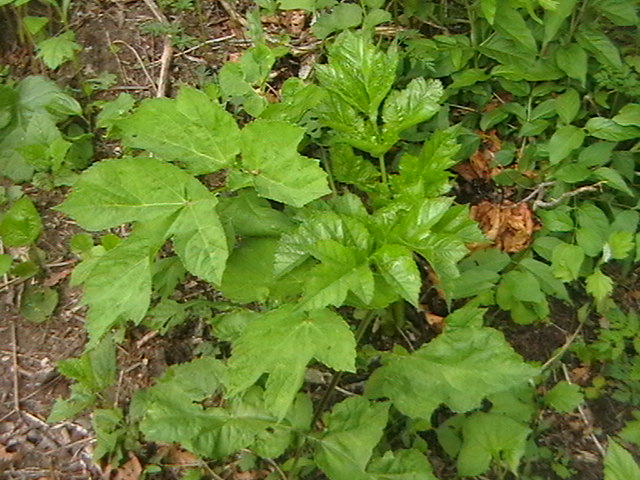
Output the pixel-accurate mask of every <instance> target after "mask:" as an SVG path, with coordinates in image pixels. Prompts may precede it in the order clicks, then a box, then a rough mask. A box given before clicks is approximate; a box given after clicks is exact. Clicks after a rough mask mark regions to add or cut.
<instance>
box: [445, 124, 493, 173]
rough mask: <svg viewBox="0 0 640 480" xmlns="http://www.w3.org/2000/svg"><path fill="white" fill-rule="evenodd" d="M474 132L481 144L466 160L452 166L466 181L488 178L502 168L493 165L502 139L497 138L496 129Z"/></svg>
mask: <svg viewBox="0 0 640 480" xmlns="http://www.w3.org/2000/svg"><path fill="white" fill-rule="evenodd" d="M476 133H477V134H478V135H479V136H480V138H481V139H482V145H481V146H480V148H478V150H476V151H475V152H474V153H473V154H472V155H471V157H469V160H468V161H466V162H462V163H459V164H458V165H456V166H455V167H454V170H455V171H456V173H458V174H459V175H460V176H461V177H462V178H464V179H465V180H466V181H468V182H470V181H471V180H476V179H479V178H482V179H484V180H490V179H491V178H493V177H495V176H496V175H498V174H499V173H500V172H501V171H502V168H500V167H496V166H494V165H493V161H494V159H495V155H496V152H499V151H500V149H501V148H502V141H501V140H500V138H498V135H497V134H496V131H495V130H491V131H489V132H480V131H478V132H476Z"/></svg>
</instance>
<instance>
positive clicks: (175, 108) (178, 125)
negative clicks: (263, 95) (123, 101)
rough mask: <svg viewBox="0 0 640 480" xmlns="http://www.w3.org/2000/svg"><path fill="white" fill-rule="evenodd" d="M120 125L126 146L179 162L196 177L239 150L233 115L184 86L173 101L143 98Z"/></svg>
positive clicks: (226, 161)
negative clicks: (138, 105)
mask: <svg viewBox="0 0 640 480" xmlns="http://www.w3.org/2000/svg"><path fill="white" fill-rule="evenodd" d="M117 126H118V127H119V128H120V129H121V131H122V137H123V142H124V144H125V145H127V146H130V147H135V148H142V149H145V150H148V151H150V152H152V153H154V154H155V155H157V156H158V157H159V158H161V159H163V160H168V161H172V162H176V163H177V164H179V165H181V166H184V168H185V169H186V170H187V171H188V172H189V173H192V174H194V175H199V174H204V173H211V172H215V171H217V170H220V169H221V168H225V167H227V166H229V165H230V164H231V163H232V162H233V160H234V158H235V156H236V155H237V154H238V152H239V151H240V146H239V131H238V126H237V125H236V122H235V120H234V119H233V116H231V114H230V113H227V112H226V111H225V110H224V108H222V107H221V106H220V105H219V104H218V103H217V102H215V101H214V100H212V99H211V98H209V97H208V96H207V95H206V94H205V93H203V92H200V91H198V90H195V89H193V88H189V87H183V88H182V89H181V90H180V93H179V94H178V97H177V98H176V99H175V100H174V99H168V98H154V99H149V100H145V101H144V102H142V104H141V105H140V107H139V108H138V109H137V110H136V111H135V112H134V113H133V114H132V115H131V116H129V117H127V118H125V119H123V120H120V121H119V122H117Z"/></svg>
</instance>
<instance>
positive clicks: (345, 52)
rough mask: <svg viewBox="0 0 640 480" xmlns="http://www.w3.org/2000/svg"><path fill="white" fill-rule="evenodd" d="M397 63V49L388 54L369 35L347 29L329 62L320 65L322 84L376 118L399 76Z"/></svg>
mask: <svg viewBox="0 0 640 480" xmlns="http://www.w3.org/2000/svg"><path fill="white" fill-rule="evenodd" d="M397 64H398V54H397V53H396V51H395V49H390V50H389V51H388V52H387V53H384V52H382V51H381V50H379V49H378V48H377V47H376V46H375V45H374V44H373V43H372V41H371V39H370V38H368V36H367V35H366V34H363V33H361V32H359V33H354V32H350V31H346V32H343V33H341V34H340V35H339V36H338V38H336V40H335V43H334V44H333V45H332V46H331V47H329V64H328V65H318V66H317V67H316V68H317V75H318V80H319V81H320V85H321V86H322V87H324V88H326V89H327V90H329V91H330V92H332V93H333V94H335V95H337V96H338V97H340V98H341V99H342V100H343V101H345V102H347V103H348V104H349V105H351V106H352V107H354V108H356V109H357V110H359V111H360V112H362V113H364V114H365V115H367V117H368V118H369V119H375V118H377V116H378V108H379V107H380V104H381V103H382V100H383V99H384V98H385V97H386V96H387V94H388V93H389V90H391V86H392V85H393V82H394V80H395V78H396V67H397Z"/></svg>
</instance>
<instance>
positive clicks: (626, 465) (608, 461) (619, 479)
mask: <svg viewBox="0 0 640 480" xmlns="http://www.w3.org/2000/svg"><path fill="white" fill-rule="evenodd" d="M631 478H640V466H638V464H637V463H636V462H635V460H634V459H633V455H631V454H630V453H629V452H628V451H627V450H625V449H624V448H622V447H621V446H620V445H619V444H617V443H616V442H615V441H613V440H609V447H608V448H607V454H606V455H605V457H604V480H628V479H631Z"/></svg>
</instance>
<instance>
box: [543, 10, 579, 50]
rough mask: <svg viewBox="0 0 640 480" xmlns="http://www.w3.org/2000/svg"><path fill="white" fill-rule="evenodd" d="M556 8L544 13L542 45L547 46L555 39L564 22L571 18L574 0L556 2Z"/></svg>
mask: <svg viewBox="0 0 640 480" xmlns="http://www.w3.org/2000/svg"><path fill="white" fill-rule="evenodd" d="M556 3H557V6H556V8H555V9H553V10H545V11H544V22H543V25H544V43H545V44H547V43H549V42H550V41H552V40H554V39H555V38H556V35H557V34H558V32H559V31H560V28H561V27H562V25H563V24H564V22H565V20H566V19H567V18H569V16H571V14H572V13H573V9H574V8H575V5H576V0H557V2H556Z"/></svg>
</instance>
